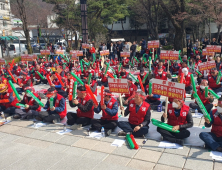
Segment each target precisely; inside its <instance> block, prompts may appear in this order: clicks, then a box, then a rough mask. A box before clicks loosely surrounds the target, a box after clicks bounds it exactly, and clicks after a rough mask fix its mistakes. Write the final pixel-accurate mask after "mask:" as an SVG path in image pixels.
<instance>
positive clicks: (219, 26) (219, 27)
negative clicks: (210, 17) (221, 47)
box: [216, 24, 221, 42]
mask: <svg viewBox="0 0 222 170" xmlns="http://www.w3.org/2000/svg"><path fill="white" fill-rule="evenodd" d="M220 29H221V25H220V24H219V25H218V27H217V40H216V41H217V42H218V39H219V35H220Z"/></svg>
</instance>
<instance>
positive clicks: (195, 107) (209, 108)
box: [189, 103, 213, 113]
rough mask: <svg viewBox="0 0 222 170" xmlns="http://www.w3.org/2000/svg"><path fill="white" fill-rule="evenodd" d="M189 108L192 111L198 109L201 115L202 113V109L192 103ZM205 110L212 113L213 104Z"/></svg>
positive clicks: (206, 106)
mask: <svg viewBox="0 0 222 170" xmlns="http://www.w3.org/2000/svg"><path fill="white" fill-rule="evenodd" d="M189 107H190V108H192V109H197V110H198V112H199V113H202V111H201V109H200V107H199V106H198V104H196V103H190V104H189ZM205 108H206V110H207V112H208V113H210V111H211V109H212V108H213V104H211V103H210V104H207V105H205Z"/></svg>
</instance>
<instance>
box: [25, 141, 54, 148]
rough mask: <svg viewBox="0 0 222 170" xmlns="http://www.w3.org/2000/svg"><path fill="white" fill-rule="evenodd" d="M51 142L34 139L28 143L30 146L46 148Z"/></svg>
mask: <svg viewBox="0 0 222 170" xmlns="http://www.w3.org/2000/svg"><path fill="white" fill-rule="evenodd" d="M52 144H53V143H51V142H46V141H41V140H35V139H34V141H33V142H31V143H29V145H31V146H36V147H39V148H46V147H48V146H49V145H52Z"/></svg>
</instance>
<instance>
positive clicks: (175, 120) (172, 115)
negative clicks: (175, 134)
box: [167, 104, 190, 126]
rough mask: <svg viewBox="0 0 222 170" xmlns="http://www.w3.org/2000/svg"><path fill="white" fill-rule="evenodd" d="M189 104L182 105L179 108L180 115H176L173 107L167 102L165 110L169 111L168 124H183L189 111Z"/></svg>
mask: <svg viewBox="0 0 222 170" xmlns="http://www.w3.org/2000/svg"><path fill="white" fill-rule="evenodd" d="M189 109H190V108H189V106H187V105H185V104H184V105H183V106H182V108H181V110H180V116H179V117H176V115H175V113H174V108H173V107H172V104H168V110H167V112H168V113H169V117H168V122H167V123H168V124H169V125H171V126H176V125H184V124H186V123H187V120H186V118H187V115H188V113H189Z"/></svg>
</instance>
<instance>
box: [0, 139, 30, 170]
mask: <svg viewBox="0 0 222 170" xmlns="http://www.w3.org/2000/svg"><path fill="white" fill-rule="evenodd" d="M32 152H34V148H32V147H30V146H27V145H24V144H20V143H13V145H12V144H11V143H6V145H5V146H4V148H1V152H0V158H1V163H0V169H5V168H6V167H8V166H9V165H11V164H13V163H15V162H16V161H19V160H21V159H22V158H23V157H24V156H26V155H29V154H31V153H32ZM23 162H26V161H24V160H23ZM26 163H27V162H26ZM17 170H18V169H17Z"/></svg>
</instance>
